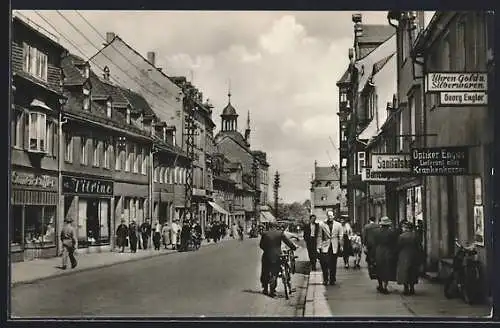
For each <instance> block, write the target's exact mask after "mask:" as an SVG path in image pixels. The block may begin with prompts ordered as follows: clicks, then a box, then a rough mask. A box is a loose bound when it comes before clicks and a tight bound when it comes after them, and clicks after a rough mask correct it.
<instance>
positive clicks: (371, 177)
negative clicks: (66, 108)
mask: <svg viewBox="0 0 500 328" xmlns="http://www.w3.org/2000/svg"><path fill="white" fill-rule="evenodd" d="M361 181H366V182H373V183H374V184H375V183H377V182H378V183H385V182H398V181H399V179H398V178H394V177H387V176H384V174H382V173H380V172H373V170H372V168H371V167H363V168H361Z"/></svg>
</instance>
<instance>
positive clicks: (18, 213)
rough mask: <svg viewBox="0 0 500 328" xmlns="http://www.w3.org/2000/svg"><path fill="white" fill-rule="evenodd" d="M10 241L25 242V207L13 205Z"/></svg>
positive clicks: (17, 243)
mask: <svg viewBox="0 0 500 328" xmlns="http://www.w3.org/2000/svg"><path fill="white" fill-rule="evenodd" d="M10 229H11V230H10V243H11V244H12V245H21V244H22V242H23V207H22V206H21V205H12V207H11V220H10Z"/></svg>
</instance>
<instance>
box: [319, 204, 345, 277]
mask: <svg viewBox="0 0 500 328" xmlns="http://www.w3.org/2000/svg"><path fill="white" fill-rule="evenodd" d="M318 228H319V229H318V231H317V233H316V238H317V239H316V240H317V243H316V245H317V247H318V253H319V262H320V264H321V271H323V285H328V283H330V285H335V283H336V282H337V257H338V253H339V251H342V246H341V245H340V241H341V238H342V235H343V231H342V225H341V224H340V222H338V221H337V220H335V218H334V215H333V212H332V211H328V213H327V220H326V221H325V222H320V223H319V226H318Z"/></svg>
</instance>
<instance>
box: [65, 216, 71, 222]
mask: <svg viewBox="0 0 500 328" xmlns="http://www.w3.org/2000/svg"><path fill="white" fill-rule="evenodd" d="M64 222H68V223H70V222H73V218H69V217H68V218H65V219H64Z"/></svg>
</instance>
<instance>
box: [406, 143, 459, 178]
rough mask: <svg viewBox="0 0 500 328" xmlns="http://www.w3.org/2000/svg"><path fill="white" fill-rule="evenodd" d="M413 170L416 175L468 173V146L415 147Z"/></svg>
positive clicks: (412, 159)
mask: <svg viewBox="0 0 500 328" xmlns="http://www.w3.org/2000/svg"><path fill="white" fill-rule="evenodd" d="M411 170H412V173H413V174H415V175H427V176H432V175H467V174H468V171H469V153H468V148H467V147H434V148H414V149H412V151H411Z"/></svg>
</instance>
